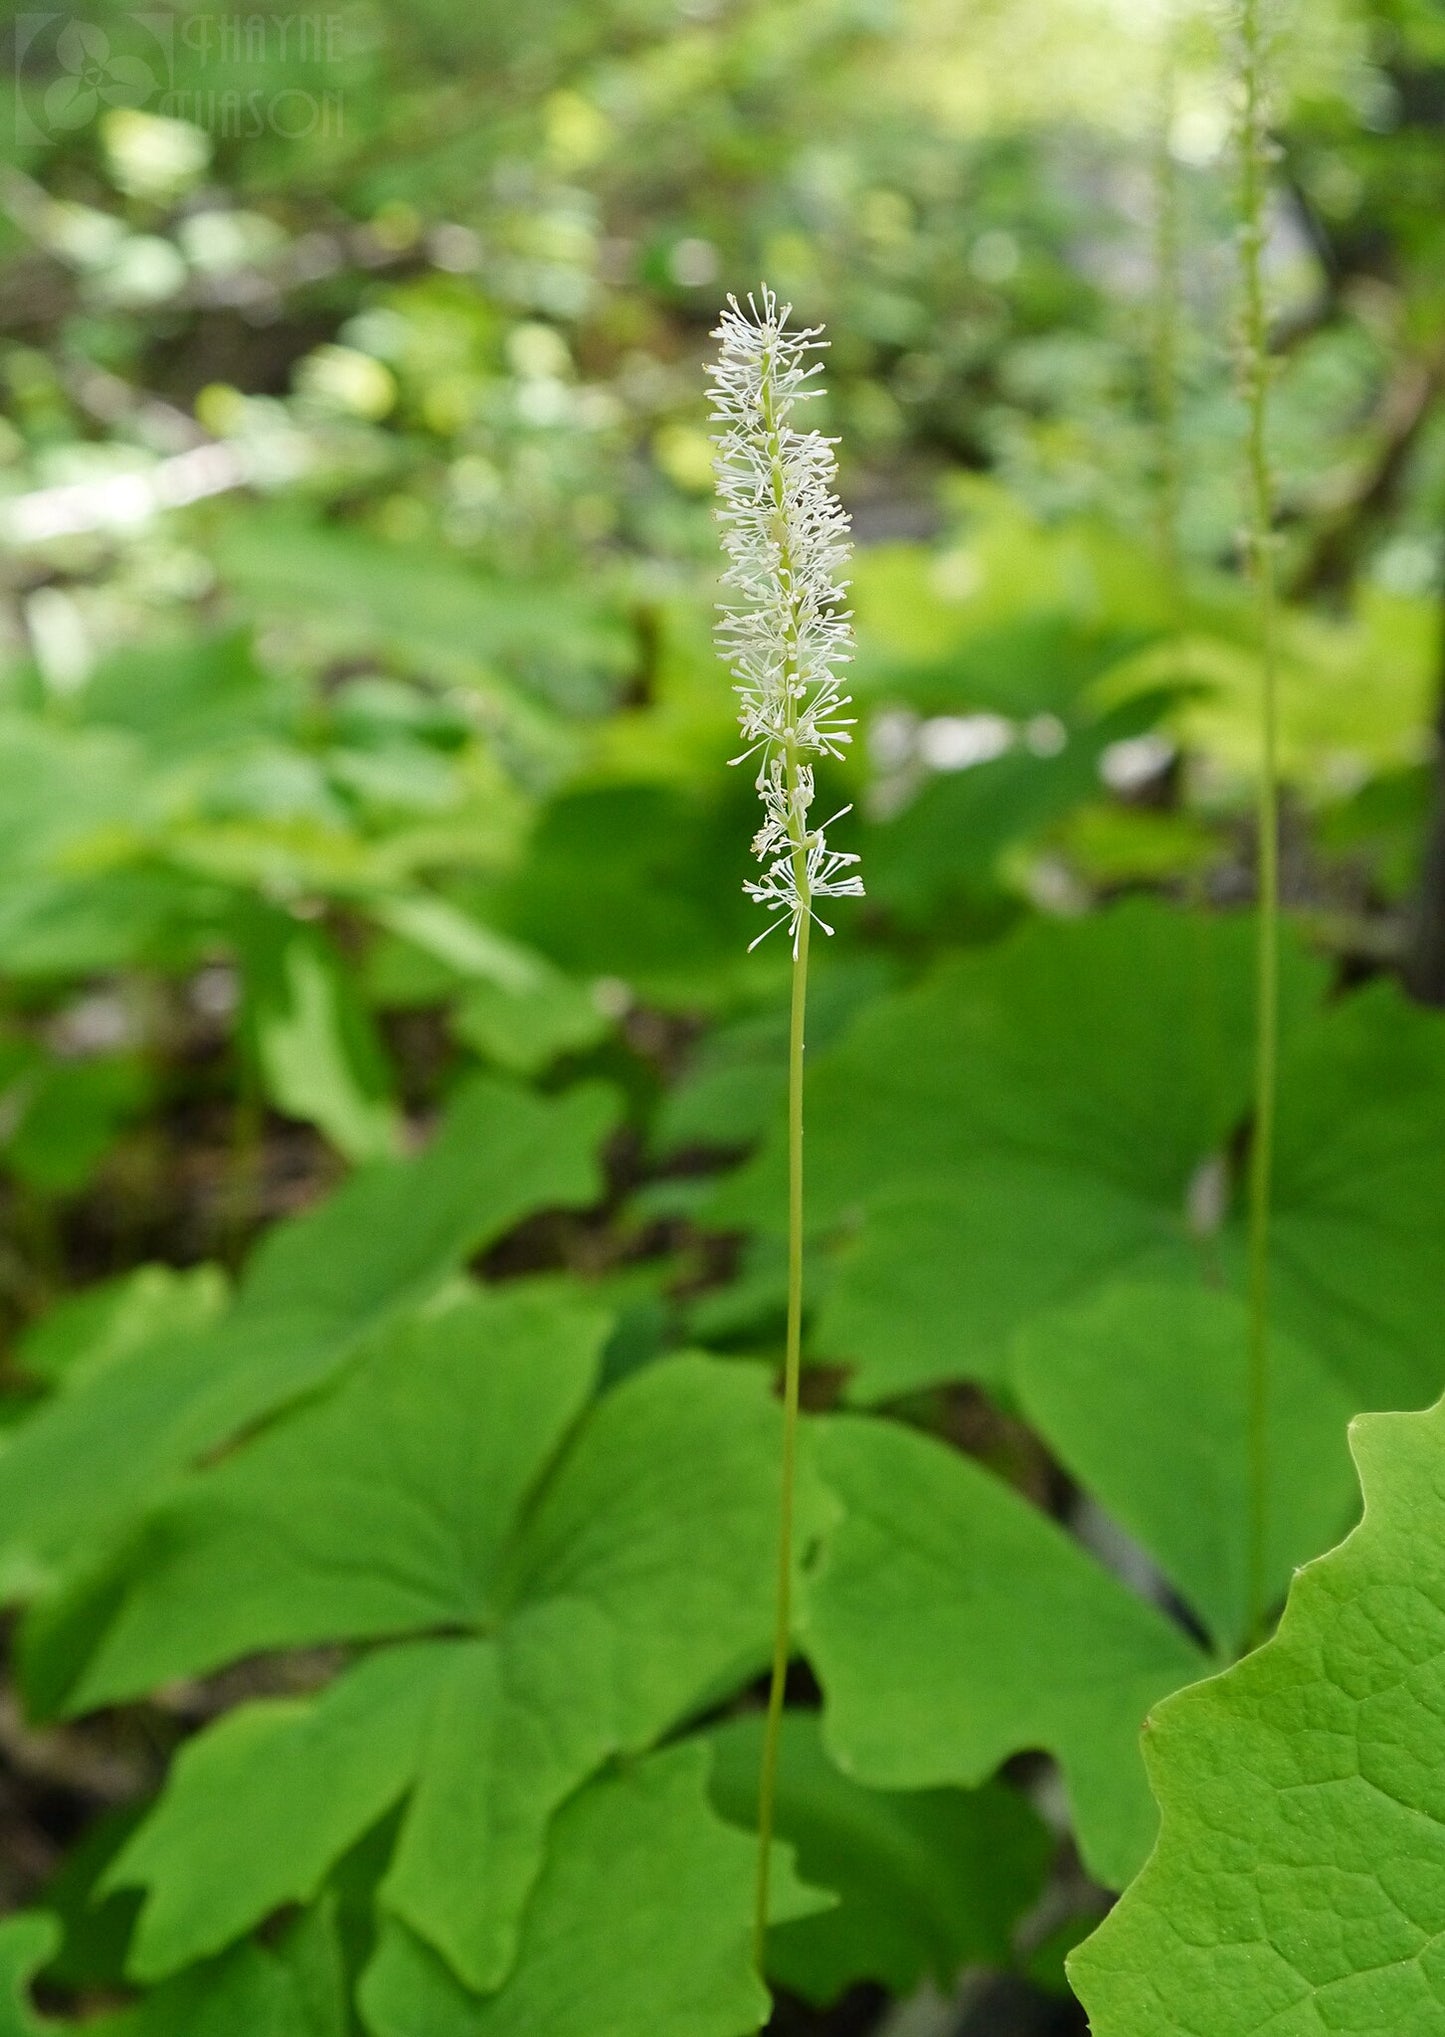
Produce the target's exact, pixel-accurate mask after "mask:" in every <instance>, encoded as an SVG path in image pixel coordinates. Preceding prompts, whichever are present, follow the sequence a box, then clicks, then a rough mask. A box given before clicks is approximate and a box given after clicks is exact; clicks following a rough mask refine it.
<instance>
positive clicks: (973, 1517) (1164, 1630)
mask: <svg viewBox="0 0 1445 2037" xmlns="http://www.w3.org/2000/svg"><path fill="white" fill-rule="evenodd" d="M813 1448H814V1452H815V1454H816V1461H817V1464H818V1469H819V1472H820V1474H821V1476H822V1477H823V1478H824V1479H825V1480H826V1482H827V1483H828V1484H829V1485H830V1486H831V1487H832V1488H833V1489H834V1490H835V1492H836V1493H837V1495H838V1498H839V1500H840V1501H841V1503H842V1506H843V1509H844V1513H843V1519H842V1521H841V1523H840V1524H839V1525H838V1526H837V1527H836V1528H834V1529H833V1531H832V1532H831V1534H830V1535H829V1536H828V1539H827V1541H826V1543H825V1546H824V1553H823V1556H822V1559H821V1561H820V1563H819V1566H818V1569H817V1572H816V1574H815V1575H813V1576H812V1577H811V1578H810V1579H809V1581H808V1586H807V1600H806V1609H805V1612H804V1616H803V1638H804V1641H805V1644H806V1646H807V1649H808V1653H809V1655H810V1657H811V1659H812V1661H813V1664H814V1666H815V1668H816V1669H817V1671H818V1674H819V1677H820V1679H821V1681H822V1684H823V1688H824V1692H825V1696H826V1699H827V1709H826V1712H825V1715H824V1734H825V1739H826V1742H827V1746H828V1749H829V1752H830V1753H831V1754H832V1755H833V1757H834V1759H835V1760H836V1761H837V1762H838V1764H839V1766H840V1767H841V1768H843V1770H844V1771H845V1773H847V1774H850V1775H853V1776H856V1777H857V1778H858V1780H859V1781H860V1782H865V1783H868V1784H870V1785H872V1786H874V1787H876V1788H881V1789H920V1788H931V1787H937V1786H939V1785H941V1784H962V1785H964V1786H966V1787H974V1786H976V1785H977V1784H978V1783H980V1782H982V1781H984V1780H985V1778H986V1777H988V1776H989V1775H990V1774H992V1772H993V1771H994V1769H996V1768H997V1767H998V1765H999V1763H1000V1762H1001V1761H1002V1760H1004V1759H1005V1758H1006V1757H1007V1756H1008V1755H1010V1754H1014V1753H1018V1752H1020V1751H1021V1750H1023V1749H1026V1748H1045V1749H1047V1750H1048V1751H1049V1752H1050V1753H1052V1754H1054V1755H1056V1756H1057V1758H1058V1760H1059V1763H1060V1765H1061V1766H1062V1768H1063V1771H1064V1777H1065V1780H1066V1783H1067V1785H1068V1790H1069V1796H1070V1799H1071V1801H1072V1804H1073V1808H1074V1814H1075V1823H1076V1827H1077V1831H1078V1835H1079V1844H1080V1847H1081V1849H1082V1852H1083V1855H1084V1859H1085V1861H1086V1863H1087V1864H1088V1866H1089V1867H1090V1869H1091V1871H1092V1872H1093V1873H1094V1874H1096V1875H1097V1876H1098V1877H1099V1879H1100V1880H1102V1881H1104V1882H1107V1883H1112V1884H1114V1885H1115V1886H1118V1885H1120V1884H1122V1883H1123V1882H1124V1881H1125V1880H1127V1879H1128V1877H1129V1875H1130V1874H1132V1873H1133V1872H1134V1870H1135V1869H1136V1867H1137V1866H1138V1864H1139V1862H1140V1860H1141V1859H1142V1858H1143V1857H1144V1855H1145V1853H1146V1852H1147V1851H1148V1849H1149V1845H1150V1842H1151V1840H1152V1838H1153V1831H1154V1812H1153V1806H1152V1805H1151V1803H1150V1801H1149V1792H1148V1789H1147V1787H1146V1784H1145V1780H1144V1771H1143V1766H1142V1764H1141V1762H1140V1759H1139V1754H1138V1733H1139V1727H1140V1724H1141V1722H1142V1720H1143V1718H1144V1715H1145V1713H1146V1712H1147V1711H1148V1709H1149V1706H1150V1705H1151V1704H1152V1703H1153V1702H1154V1701H1155V1700H1156V1699H1157V1698H1159V1697H1161V1696H1162V1695H1163V1694H1164V1693H1165V1692H1166V1691H1169V1690H1173V1689H1177V1687H1178V1686H1179V1685H1180V1684H1181V1683H1186V1682H1189V1681H1191V1680H1193V1679H1194V1678H1195V1677H1197V1676H1198V1675H1199V1673H1200V1671H1201V1670H1202V1669H1203V1667H1204V1666H1205V1664H1204V1658H1203V1656H1201V1654H1200V1653H1199V1651H1198V1649H1196V1648H1195V1647H1194V1646H1193V1644H1192V1643H1191V1642H1190V1641H1188V1640H1187V1639H1186V1638H1185V1636H1184V1635H1183V1634H1182V1633H1181V1632H1179V1630H1178V1629H1177V1628H1175V1627H1173V1626H1172V1625H1171V1624H1170V1623H1169V1622H1168V1621H1167V1620H1166V1619H1165V1618H1164V1616H1163V1615H1162V1614H1161V1613H1158V1612H1156V1611H1155V1610H1154V1608H1153V1607H1151V1606H1147V1605H1145V1604H1143V1603H1142V1601H1140V1600H1138V1599H1135V1598H1134V1597H1132V1596H1131V1595H1130V1593H1129V1592H1127V1591H1126V1590H1125V1589H1124V1587H1123V1586H1122V1585H1120V1584H1118V1583H1116V1582H1115V1580H1114V1579H1113V1578H1112V1577H1110V1576H1109V1575H1108V1574H1107V1573H1106V1572H1105V1571H1103V1570H1101V1569H1100V1568H1099V1567H1098V1565H1097V1564H1095V1563H1094V1562H1093V1561H1092V1560H1091V1559H1090V1558H1089V1557H1088V1556H1086V1555H1085V1554H1084V1552H1083V1551H1082V1550H1081V1549H1080V1548H1079V1547H1078V1546H1077V1545H1076V1544H1075V1543H1073V1542H1071V1541H1070V1540H1069V1538H1068V1537H1067V1536H1066V1535H1065V1534H1064V1533H1063V1531H1062V1530H1061V1529H1060V1528H1058V1527H1057V1526H1055V1524H1054V1523H1053V1522H1052V1521H1050V1520H1048V1519H1046V1518H1045V1517H1044V1516H1043V1515H1041V1514H1039V1513H1036V1512H1035V1511H1034V1509H1033V1508H1031V1507H1030V1506H1028V1505H1027V1504H1026V1503H1025V1502H1024V1501H1023V1500H1021V1499H1020V1498H1019V1497H1018V1496H1017V1494H1015V1493H1013V1492H1011V1491H1010V1490H1009V1489H1008V1488H1007V1487H1006V1486H1004V1485H1002V1484H1000V1482H999V1481H998V1480H997V1479H995V1478H992V1477H991V1476H990V1475H989V1474H988V1473H987V1472H985V1471H983V1470H981V1469H980V1468H979V1466H978V1465H976V1464H974V1463H973V1462H972V1461H971V1460H969V1459H968V1458H965V1457H962V1456H960V1455H959V1454H958V1453H957V1452H955V1451H952V1450H949V1449H947V1448H945V1447H944V1446H943V1445H942V1444H940V1443H936V1442H934V1441H932V1440H931V1439H929V1438H927V1437H923V1436H920V1435H918V1434H916V1433H914V1432H912V1431H909V1430H906V1429H904V1428H902V1427H900V1426H898V1425H896V1424H894V1423H887V1422H877V1421H870V1420H867V1419H865V1418H862V1417H853V1418H843V1419H838V1420H833V1421H829V1422H826V1423H824V1424H823V1425H822V1426H821V1428H820V1429H819V1430H818V1431H817V1432H816V1433H815V1435H814V1438H813Z"/></svg>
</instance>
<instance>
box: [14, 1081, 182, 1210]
mask: <svg viewBox="0 0 1445 2037" xmlns="http://www.w3.org/2000/svg"><path fill="white" fill-rule="evenodd" d="M150 1088H151V1083H150V1076H149V1074H148V1072H147V1070H146V1068H145V1067H144V1066H143V1065H142V1063H140V1062H139V1061H136V1060H133V1059H131V1058H130V1057H129V1056H126V1055H97V1056H96V1057H95V1059H93V1060H88V1061H59V1060H49V1059H36V1060H35V1061H34V1062H32V1063H31V1064H30V1066H29V1067H27V1068H26V1069H24V1070H23V1071H22V1072H21V1074H20V1075H19V1076H18V1077H17V1079H16V1080H15V1082H14V1083H12V1084H11V1085H10V1086H9V1088H8V1090H7V1092H6V1095H5V1097H4V1098H3V1109H4V1113H5V1118H6V1121H7V1124H8V1129H7V1131H6V1132H5V1134H4V1136H3V1146H4V1153H5V1161H6V1165H7V1166H8V1167H9V1168H10V1169H11V1171H12V1172H13V1173H15V1174H17V1175H18V1176H19V1177H20V1179H21V1180H22V1181H23V1182H25V1183H26V1184H27V1185H28V1186H29V1187H31V1188H38V1189H41V1190H44V1191H46V1192H48V1193H49V1194H52V1195H68V1194H70V1193H72V1192H73V1191H74V1190H76V1189H78V1188H83V1187H84V1186H85V1184H86V1182H87V1181H89V1179H90V1178H91V1176H92V1175H93V1174H94V1172H95V1170H96V1168H97V1167H98V1166H99V1165H100V1163H101V1161H102V1160H103V1159H104V1158H105V1156H106V1154H107V1153H108V1152H109V1151H110V1148H111V1147H112V1146H113V1145H114V1144H115V1142H116V1140H117V1139H118V1138H119V1137H120V1134H121V1132H122V1131H123V1130H124V1128H125V1125H126V1122H127V1120H129V1119H131V1118H133V1117H135V1116H136V1115H138V1113H139V1112H140V1111H141V1110H142V1109H143V1108H144V1106H145V1104H146V1103H147V1102H148V1100H149V1096H150Z"/></svg>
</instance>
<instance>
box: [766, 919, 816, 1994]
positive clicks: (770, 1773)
mask: <svg viewBox="0 0 1445 2037" xmlns="http://www.w3.org/2000/svg"><path fill="white" fill-rule="evenodd" d="M809 928H810V922H809V920H807V919H804V920H803V922H802V924H801V925H800V927H799V929H798V944H797V952H796V954H795V955H794V957H793V995H792V1010H791V1015H790V1018H789V1023H788V1332H787V1348H786V1353H785V1356H784V1361H783V1486H782V1498H781V1500H780V1502H779V1513H778V1595H777V1617H776V1624H775V1626H774V1631H773V1668H772V1678H771V1681H770V1682H769V1685H768V1718H767V1725H766V1728H765V1730H764V1733H763V1766H762V1774H761V1776H760V1777H759V1780H758V1890H757V1910H756V1914H755V1918H754V1924H753V1955H754V1959H755V1961H756V1964H757V1968H758V1971H759V1972H760V1973H761V1972H762V1970H763V1953H764V1949H765V1946H766V1943H767V1935H768V1874H769V1868H770V1864H771V1860H772V1845H773V1810H774V1804H775V1802H776V1798H777V1788H778V1741H779V1736H780V1735H781V1732H782V1725H783V1694H784V1691H785V1689H786V1686H787V1680H788V1657H789V1654H790V1653H791V1647H792V1631H793V1504H794V1493H795V1491H796V1487H797V1465H798V1390H799V1384H800V1381H801V1379H802V1371H803V1044H804V1042H803V1033H804V1025H805V1017H806V1012H807V1002H808V934H809Z"/></svg>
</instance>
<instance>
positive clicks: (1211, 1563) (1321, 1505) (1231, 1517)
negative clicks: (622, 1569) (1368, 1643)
mask: <svg viewBox="0 0 1445 2037" xmlns="http://www.w3.org/2000/svg"><path fill="white" fill-rule="evenodd" d="M1013 1376H1014V1380H1015V1383H1016V1385H1017V1388H1018V1392H1019V1397H1020V1400H1021V1402H1022V1406H1023V1410H1024V1412H1025V1414H1026V1415H1027V1416H1028V1418H1029V1420H1030V1422H1031V1423H1032V1424H1033V1426H1034V1427H1035V1428H1036V1429H1038V1431H1039V1432H1040V1434H1041V1435H1042V1436H1043V1437H1044V1440H1045V1441H1046V1442H1047V1443H1048V1444H1049V1446H1050V1448H1051V1449H1052V1450H1053V1451H1054V1453H1055V1455H1056V1456H1057V1457H1059V1458H1060V1459H1061V1460H1062V1462H1063V1463H1064V1464H1065V1465H1066V1466H1067V1468H1068V1469H1069V1470H1070V1471H1071V1472H1072V1473H1073V1475H1074V1476H1075V1477H1076V1478H1077V1479H1078V1480H1079V1481H1080V1482H1081V1484H1083V1485H1084V1486H1085V1488H1086V1489H1087V1490H1088V1491H1089V1492H1091V1493H1092V1494H1093V1495H1094V1497H1095V1498H1096V1499H1098V1500H1100V1501H1102V1503H1103V1505H1104V1506H1105V1508H1106V1509H1107V1510H1108V1511H1109V1512H1110V1513H1111V1514H1112V1515H1113V1516H1114V1517H1115V1519H1116V1520H1118V1521H1119V1523H1120V1524H1121V1525H1122V1526H1123V1527H1125V1528H1127V1529H1128V1530H1129V1532H1130V1533H1131V1534H1132V1535H1133V1536H1134V1537H1135V1538H1136V1539H1137V1540H1138V1541H1140V1542H1142V1543H1143V1545H1144V1547H1145V1548H1146V1549H1147V1550H1148V1551H1149V1553H1150V1555H1152V1556H1153V1557H1154V1558H1155V1559H1156V1561H1157V1562H1158V1563H1159V1564H1160V1566H1161V1568H1162V1569H1163V1570H1164V1572H1165V1574H1166V1576H1167V1577H1168V1578H1169V1581H1170V1583H1171V1584H1173V1585H1174V1587H1175V1588H1176V1590H1178V1591H1179V1593H1180V1594H1181V1595H1182V1596H1183V1597H1184V1598H1185V1599H1187V1600H1188V1602H1189V1604H1190V1605H1191V1606H1192V1607H1193V1609H1194V1611H1195V1612H1196V1613H1198V1614H1199V1615H1200V1617H1201V1619H1202V1621H1203V1622H1204V1624H1205V1625H1206V1627H1207V1628H1208V1629H1209V1631H1210V1632H1211V1634H1212V1635H1213V1637H1214V1640H1215V1642H1216V1644H1217V1645H1218V1646H1219V1647H1220V1649H1221V1650H1223V1651H1226V1652H1227V1651H1231V1650H1237V1649H1238V1648H1240V1647H1242V1646H1243V1645H1244V1644H1245V1642H1246V1641H1247V1639H1248V1637H1249V1626H1250V1619H1251V1608H1250V1602H1249V1601H1250V1587H1249V1521H1250V1488H1249V1317H1248V1311H1247V1309H1246V1308H1245V1306H1244V1304H1243V1302H1241V1301H1239V1300H1238V1299H1237V1298H1236V1297H1235V1296H1233V1295H1229V1294H1221V1293H1219V1292H1217V1291H1210V1290H1209V1289H1206V1288H1182V1287H1158V1286H1155V1287H1149V1286H1141V1285H1136V1284H1131V1283H1121V1284H1119V1285H1117V1286H1114V1287H1105V1288H1101V1289H1100V1290H1099V1291H1098V1292H1097V1293H1095V1294H1093V1295H1091V1296H1090V1297H1089V1298H1088V1299H1087V1300H1086V1301H1083V1302H1079V1303H1077V1304H1075V1305H1074V1306H1073V1307H1071V1308H1067V1309H1059V1310H1057V1311H1055V1312H1054V1313H1052V1314H1049V1315H1042V1316H1039V1317H1037V1318H1036V1319H1035V1320H1034V1321H1033V1322H1032V1323H1030V1324H1029V1325H1028V1326H1027V1327H1026V1328H1025V1329H1024V1330H1023V1331H1022V1332H1021V1333H1020V1335H1019V1339H1018V1342H1017V1344H1016V1346H1015V1350H1014V1364H1013ZM1269 1389H1270V1407H1269V1428H1268V1434H1267V1441H1266V1463H1267V1467H1268V1475H1269V1507H1268V1514H1267V1540H1266V1560H1265V1583H1266V1585H1267V1587H1268V1590H1269V1593H1270V1596H1271V1598H1273V1597H1274V1596H1276V1595H1279V1594H1282V1593H1283V1591H1284V1588H1285V1586H1286V1584H1287V1583H1288V1582H1289V1578H1290V1575H1291V1573H1292V1572H1293V1570H1294V1568H1295V1566H1296V1564H1299V1563H1303V1562H1304V1561H1305V1560H1306V1559H1307V1558H1309V1557H1311V1556H1315V1555H1318V1553H1319V1551H1320V1550H1321V1549H1323V1548H1326V1547H1327V1546H1328V1545H1329V1543H1330V1542H1332V1541H1334V1540H1335V1539H1337V1537H1338V1536H1339V1534H1340V1532H1341V1530H1342V1529H1343V1527H1344V1526H1345V1524H1346V1523H1347V1521H1348V1519H1349V1513H1350V1507H1351V1504H1352V1502H1353V1499H1354V1493H1355V1482H1354V1477H1353V1474H1352V1472H1351V1468H1350V1460H1349V1451H1348V1449H1347V1447H1346V1441H1345V1432H1346V1428H1347V1426H1348V1423H1349V1419H1350V1414H1351V1411H1352V1410H1351V1403H1350V1399H1349V1396H1348V1395H1347V1394H1346V1392H1345V1390H1344V1388H1343V1387H1342V1386H1341V1385H1340V1383H1339V1381H1338V1380H1337V1379H1336V1378H1335V1377H1334V1376H1333V1374H1331V1373H1330V1372H1328V1371H1327V1370H1326V1369H1325V1367H1324V1366H1323V1365H1322V1364H1321V1363H1320V1361H1319V1360H1318V1359H1317V1358H1315V1357H1314V1356H1313V1355H1312V1354H1311V1353H1309V1352H1307V1351H1305V1350H1304V1349H1302V1347H1301V1346H1300V1345H1298V1344H1297V1343H1295V1342H1294V1340H1293V1339H1292V1338H1290V1337H1287V1336H1284V1335H1281V1334H1280V1333H1278V1332H1276V1333H1274V1334H1273V1335H1272V1336H1271V1338H1270V1343H1269Z"/></svg>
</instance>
